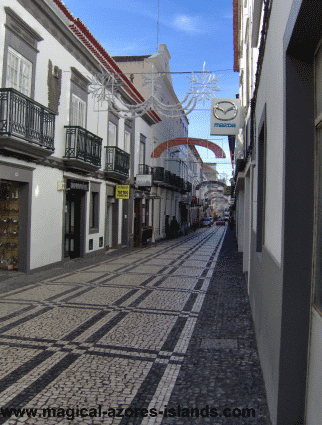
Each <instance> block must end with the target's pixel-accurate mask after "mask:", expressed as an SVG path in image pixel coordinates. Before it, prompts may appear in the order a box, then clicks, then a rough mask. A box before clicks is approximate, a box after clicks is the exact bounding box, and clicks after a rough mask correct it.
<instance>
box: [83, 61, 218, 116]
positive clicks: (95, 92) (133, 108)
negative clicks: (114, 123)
mask: <svg viewBox="0 0 322 425" xmlns="http://www.w3.org/2000/svg"><path fill="white" fill-rule="evenodd" d="M205 66H206V63H205V62H204V64H203V70H202V71H201V72H199V73H194V72H192V73H191V76H188V77H187V78H188V79H189V80H190V81H189V90H188V92H187V94H186V96H185V98H184V99H183V101H182V102H178V103H177V104H174V105H166V104H165V103H163V102H161V101H160V100H159V99H158V93H160V88H161V87H162V80H163V79H164V78H167V77H166V73H164V72H161V73H160V72H156V71H155V70H154V66H153V65H152V69H151V71H150V72H149V73H147V74H141V75H142V78H143V86H147V87H148V88H149V92H150V96H149V97H148V99H146V100H145V101H143V102H141V103H136V104H134V105H133V104H130V103H127V102H125V101H124V100H123V99H122V97H121V93H120V88H121V87H122V86H123V85H124V83H123V82H122V81H120V80H118V79H117V76H116V75H112V74H110V73H109V72H107V71H106V70H105V69H104V68H103V67H102V66H101V67H100V68H101V71H100V72H99V73H97V74H95V75H94V76H92V77H90V78H89V80H90V85H89V92H90V93H91V94H92V96H93V97H95V98H96V100H97V102H103V101H106V102H107V103H108V106H109V108H110V109H111V110H112V111H113V112H114V113H116V114H117V115H118V116H120V117H122V118H126V119H135V118H137V117H140V116H142V115H144V114H146V113H147V112H148V111H149V110H154V111H156V112H157V113H158V114H159V115H163V116H165V117H168V118H180V117H182V115H188V114H190V113H191V112H192V111H193V110H194V109H195V107H196V105H197V103H198V101H203V104H204V105H205V101H206V100H211V99H212V98H213V97H214V96H215V93H216V92H217V91H219V90H220V89H219V87H218V85H217V83H218V79H219V77H220V76H218V77H216V76H215V74H214V73H213V72H210V71H206V70H205Z"/></svg>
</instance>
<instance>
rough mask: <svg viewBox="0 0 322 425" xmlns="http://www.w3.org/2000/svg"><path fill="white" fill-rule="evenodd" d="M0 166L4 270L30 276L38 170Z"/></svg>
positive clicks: (0, 253)
mask: <svg viewBox="0 0 322 425" xmlns="http://www.w3.org/2000/svg"><path fill="white" fill-rule="evenodd" d="M0 165H1V166H0V270H7V271H17V270H19V271H22V272H28V271H29V269H30V217H31V184H32V171H33V170H34V169H33V168H31V167H25V166H19V167H18V166H12V165H11V164H6V163H2V162H1V163H0Z"/></svg>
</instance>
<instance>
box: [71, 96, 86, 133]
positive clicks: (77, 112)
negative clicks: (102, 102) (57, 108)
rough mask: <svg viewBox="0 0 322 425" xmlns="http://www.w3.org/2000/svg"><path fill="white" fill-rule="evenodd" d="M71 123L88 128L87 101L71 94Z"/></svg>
mask: <svg viewBox="0 0 322 425" xmlns="http://www.w3.org/2000/svg"><path fill="white" fill-rule="evenodd" d="M70 125H73V126H79V127H82V128H86V102H85V101H84V100H82V99H81V98H79V97H78V96H76V95H75V94H74V93H72V94H71V117H70Z"/></svg>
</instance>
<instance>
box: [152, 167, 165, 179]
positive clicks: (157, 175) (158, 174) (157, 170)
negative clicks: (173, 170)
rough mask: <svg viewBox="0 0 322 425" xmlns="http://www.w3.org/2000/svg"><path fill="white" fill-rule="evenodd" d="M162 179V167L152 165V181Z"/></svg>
mask: <svg viewBox="0 0 322 425" xmlns="http://www.w3.org/2000/svg"><path fill="white" fill-rule="evenodd" d="M163 180H164V168H163V167H154V168H153V181H154V182H158V183H160V182H163Z"/></svg>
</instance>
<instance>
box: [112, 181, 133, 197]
mask: <svg viewBox="0 0 322 425" xmlns="http://www.w3.org/2000/svg"><path fill="white" fill-rule="evenodd" d="M115 198H116V199H129V198H130V185H128V184H117V185H116V186H115Z"/></svg>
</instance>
